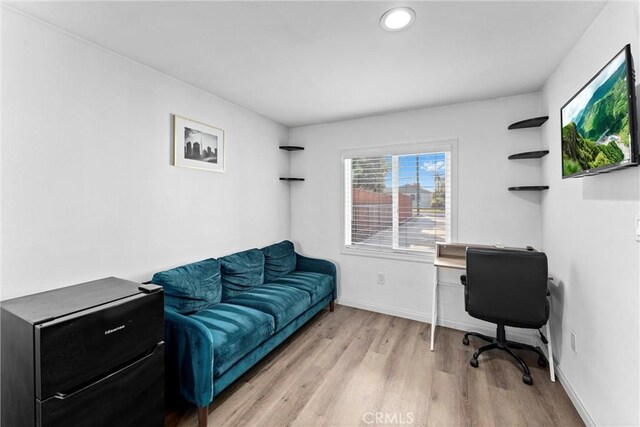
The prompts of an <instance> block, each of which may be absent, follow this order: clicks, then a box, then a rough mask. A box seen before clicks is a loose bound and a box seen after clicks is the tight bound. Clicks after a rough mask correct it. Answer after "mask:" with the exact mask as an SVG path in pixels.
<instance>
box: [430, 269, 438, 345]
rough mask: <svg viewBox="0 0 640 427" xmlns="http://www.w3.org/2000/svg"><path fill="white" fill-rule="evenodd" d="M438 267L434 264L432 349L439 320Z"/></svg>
mask: <svg viewBox="0 0 640 427" xmlns="http://www.w3.org/2000/svg"><path fill="white" fill-rule="evenodd" d="M437 298H438V267H436V266H435V265H434V266H433V299H432V300H431V301H432V302H431V351H433V341H434V339H435V336H436V322H437V321H438V304H437Z"/></svg>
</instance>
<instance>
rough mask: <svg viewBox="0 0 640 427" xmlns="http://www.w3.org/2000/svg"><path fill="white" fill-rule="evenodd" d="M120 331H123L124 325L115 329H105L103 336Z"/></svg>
mask: <svg viewBox="0 0 640 427" xmlns="http://www.w3.org/2000/svg"><path fill="white" fill-rule="evenodd" d="M120 329H124V325H120V326H118V327H115V328H113V329H107V330H106V331H104V334H105V335H109V334H112V333H114V332H117V331H119V330H120Z"/></svg>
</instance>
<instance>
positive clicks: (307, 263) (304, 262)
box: [296, 253, 338, 300]
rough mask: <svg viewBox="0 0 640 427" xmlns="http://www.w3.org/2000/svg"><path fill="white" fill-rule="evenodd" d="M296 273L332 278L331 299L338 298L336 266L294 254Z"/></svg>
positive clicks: (323, 260)
mask: <svg viewBox="0 0 640 427" xmlns="http://www.w3.org/2000/svg"><path fill="white" fill-rule="evenodd" d="M296 271H311V272H314V273H322V274H326V275H328V276H331V277H333V298H332V299H334V300H335V299H336V298H337V297H338V275H337V273H336V265H335V264H334V263H332V262H331V261H327V260H325V259H319V258H309V257H306V256H304V255H300V254H299V253H296Z"/></svg>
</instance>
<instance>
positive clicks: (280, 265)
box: [261, 240, 296, 282]
mask: <svg viewBox="0 0 640 427" xmlns="http://www.w3.org/2000/svg"><path fill="white" fill-rule="evenodd" d="M261 251H262V253H263V254H264V276H265V277H264V280H265V282H271V281H272V280H275V279H278V278H280V277H282V276H286V275H287V274H289V273H291V272H292V271H295V269H296V252H295V248H294V246H293V243H291V242H290V241H288V240H283V241H282V242H280V243H275V244H273V245H270V246H266V247H264V248H262V249H261Z"/></svg>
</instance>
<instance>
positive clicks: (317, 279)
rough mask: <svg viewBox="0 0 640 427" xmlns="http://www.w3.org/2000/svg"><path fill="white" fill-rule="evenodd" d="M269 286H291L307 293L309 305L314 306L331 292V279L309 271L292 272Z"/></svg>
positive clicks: (325, 275)
mask: <svg viewBox="0 0 640 427" xmlns="http://www.w3.org/2000/svg"><path fill="white" fill-rule="evenodd" d="M270 284H274V285H282V286H291V287H294V288H296V289H300V290H302V291H305V292H307V293H308V294H309V296H310V297H311V305H314V304H315V303H317V302H318V301H320V300H321V299H322V298H324V297H326V296H327V295H329V294H330V293H331V292H332V291H333V277H331V276H329V275H327V274H322V273H313V272H310V271H294V272H293V273H289V274H287V275H286V276H284V277H280V278H278V279H275V280H273V281H272V282H270Z"/></svg>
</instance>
